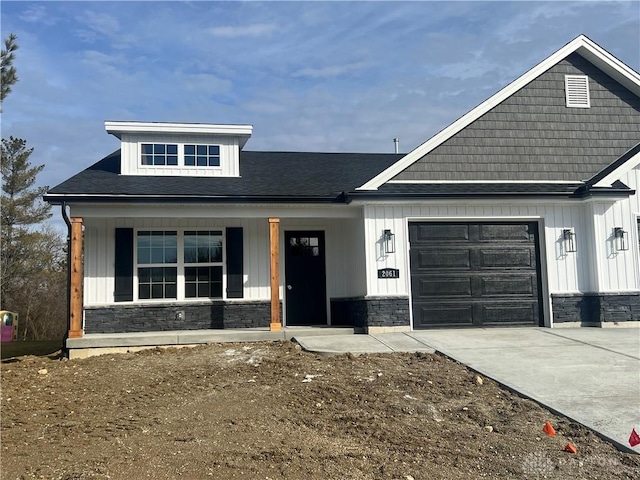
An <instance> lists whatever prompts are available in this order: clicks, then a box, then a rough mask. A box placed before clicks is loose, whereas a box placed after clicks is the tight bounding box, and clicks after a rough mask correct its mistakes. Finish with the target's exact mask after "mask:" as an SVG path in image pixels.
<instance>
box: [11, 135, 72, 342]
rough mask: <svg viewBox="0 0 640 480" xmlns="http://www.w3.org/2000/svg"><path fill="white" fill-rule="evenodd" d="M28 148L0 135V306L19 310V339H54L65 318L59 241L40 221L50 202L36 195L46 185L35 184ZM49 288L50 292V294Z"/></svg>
mask: <svg viewBox="0 0 640 480" xmlns="http://www.w3.org/2000/svg"><path fill="white" fill-rule="evenodd" d="M32 153H33V148H28V147H27V142H26V141H25V140H22V139H19V138H14V137H9V139H8V140H7V139H3V140H2V145H1V146H0V154H1V170H2V178H3V183H2V213H1V221H2V224H1V227H0V232H1V237H2V243H1V244H0V267H1V269H2V270H1V272H2V276H1V282H0V300H1V309H2V310H12V311H16V312H18V313H19V314H20V331H21V336H22V338H32V339H43V338H51V337H58V338H60V336H61V335H62V334H63V333H64V323H65V318H64V305H65V295H64V288H65V287H64V286H65V283H66V282H65V256H64V241H63V240H62V238H61V237H60V235H59V234H57V233H56V232H55V231H54V230H53V229H52V228H51V227H48V226H46V225H43V222H44V221H45V220H47V219H48V218H50V217H51V207H50V206H49V205H47V204H45V203H44V202H43V200H42V195H43V194H44V193H45V192H46V190H47V187H36V186H35V184H36V179H37V176H38V174H39V173H40V172H41V171H42V169H43V168H44V165H39V166H35V167H34V166H32V165H31V163H30V161H29V157H30V156H31V154H32ZM52 292H56V293H55V296H54V297H53V298H51V297H52V295H51V294H52ZM45 299H48V300H45ZM58 303H59V304H60V305H58ZM54 312H55V313H54Z"/></svg>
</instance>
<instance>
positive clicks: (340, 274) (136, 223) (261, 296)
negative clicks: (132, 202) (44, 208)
mask: <svg viewBox="0 0 640 480" xmlns="http://www.w3.org/2000/svg"><path fill="white" fill-rule="evenodd" d="M84 225H85V241H84V248H85V265H84V279H85V281H84V304H85V306H98V305H112V304H113V292H114V280H113V276H114V265H115V229H116V228H134V229H155V230H170V229H207V230H215V229H220V230H222V231H223V234H224V229H225V228H226V227H242V228H243V243H244V245H243V249H244V250H243V251H244V297H243V299H237V300H230V301H246V300H269V299H270V272H269V268H270V257H269V255H270V249H269V223H268V221H267V219H266V218H241V219H209V218H184V219H175V218H174V219H166V218H161V217H153V218H112V217H106V218H95V217H94V218H85V220H84ZM286 230H322V231H324V232H325V244H326V269H327V298H328V299H330V298H333V297H353V296H362V295H364V294H365V275H364V272H365V267H364V233H363V230H362V219H353V218H351V219H320V218H319V219H294V218H289V219H282V220H281V223H280V252H281V262H280V278H281V289H280V295H281V298H283V297H282V295H283V294H284V289H283V287H282V285H283V284H284V281H285V279H284V275H285V266H284V232H285V231H286Z"/></svg>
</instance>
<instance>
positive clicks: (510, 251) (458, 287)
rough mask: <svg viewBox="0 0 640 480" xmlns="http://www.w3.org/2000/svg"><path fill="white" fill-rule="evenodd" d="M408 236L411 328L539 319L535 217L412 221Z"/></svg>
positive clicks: (505, 322)
mask: <svg viewBox="0 0 640 480" xmlns="http://www.w3.org/2000/svg"><path fill="white" fill-rule="evenodd" d="M409 238H410V249H411V254H410V270H411V295H412V313H413V321H414V327H415V328H428V327H430V326H447V325H451V326H472V325H475V326H482V325H520V324H528V325H538V324H539V323H540V314H541V312H540V311H541V307H540V305H541V299H540V286H539V285H540V283H539V279H540V274H539V264H538V261H537V255H538V226H537V224H536V223H535V222H527V223H508V222H496V223H490V222H479V223H475V224H473V223H465V224H445V223H428V222H422V223H420V222H415V223H414V222H411V223H410V224H409Z"/></svg>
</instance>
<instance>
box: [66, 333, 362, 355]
mask: <svg viewBox="0 0 640 480" xmlns="http://www.w3.org/2000/svg"><path fill="white" fill-rule="evenodd" d="M354 333H355V329H354V328H353V327H332V326H313V327H284V328H283V329H282V330H281V331H280V332H272V331H270V330H269V328H242V329H240V328H238V329H226V330H172V331H162V332H127V333H87V334H85V335H84V336H82V337H81V338H68V339H67V341H66V346H67V349H69V350H70V351H73V350H80V349H119V348H129V347H160V346H165V347H166V346H172V345H173V346H183V345H197V344H205V343H225V342H262V341H269V340H271V341H277V340H291V339H292V338H293V337H295V336H301V335H304V336H305V337H308V336H314V335H353V334H354ZM96 353H98V352H96ZM104 353H108V352H106V351H105V352H104ZM94 354H95V353H94Z"/></svg>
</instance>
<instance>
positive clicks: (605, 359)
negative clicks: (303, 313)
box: [295, 328, 640, 453]
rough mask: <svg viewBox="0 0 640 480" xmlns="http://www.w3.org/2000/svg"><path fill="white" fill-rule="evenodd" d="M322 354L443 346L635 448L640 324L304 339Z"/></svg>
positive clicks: (639, 398)
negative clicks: (631, 441) (632, 440)
mask: <svg viewBox="0 0 640 480" xmlns="http://www.w3.org/2000/svg"><path fill="white" fill-rule="evenodd" d="M295 340H296V341H298V342H299V343H300V345H301V346H302V348H304V349H305V350H309V351H314V352H318V353H345V352H352V353H356V354H357V353H385V352H394V351H418V350H420V351H430V350H431V349H435V350H437V351H439V352H441V353H443V354H444V355H446V356H448V357H450V358H453V359H454V360H457V361H459V362H461V363H463V364H465V365H467V366H469V367H470V368H472V369H473V370H476V371H478V372H480V373H481V374H483V375H485V376H486V377H489V378H492V379H494V380H496V381H497V382H499V383H501V384H503V385H505V386H507V387H508V388H510V389H513V390H515V391H518V392H520V393H522V394H523V395H525V396H527V397H530V398H532V399H534V400H536V401H538V402H539V403H541V404H543V405H545V406H547V407H548V408H549V409H551V410H553V411H556V412H558V413H560V414H562V415H564V416H566V417H569V418H571V419H573V420H575V421H577V422H579V423H582V424H583V425H586V426H587V427H589V428H591V429H593V430H595V431H597V432H598V433H599V434H600V435H602V436H604V437H606V438H608V439H609V440H611V441H612V442H613V443H615V444H616V445H617V446H618V447H619V448H621V449H624V450H627V451H635V452H636V453H640V446H636V447H635V448H633V449H632V448H631V447H630V445H629V443H628V439H629V435H630V433H631V429H632V428H634V427H635V428H636V431H638V432H639V433H640V330H637V329H613V328H611V329H601V328H575V329H573V328H572V329H567V328H556V329H549V328H500V329H468V330H467V329H449V330H429V331H420V332H411V333H393V334H378V335H353V336H341V337H328V336H316V337H304V336H297V337H295Z"/></svg>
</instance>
